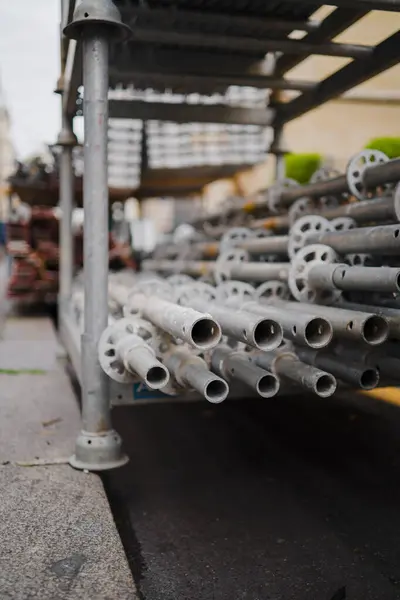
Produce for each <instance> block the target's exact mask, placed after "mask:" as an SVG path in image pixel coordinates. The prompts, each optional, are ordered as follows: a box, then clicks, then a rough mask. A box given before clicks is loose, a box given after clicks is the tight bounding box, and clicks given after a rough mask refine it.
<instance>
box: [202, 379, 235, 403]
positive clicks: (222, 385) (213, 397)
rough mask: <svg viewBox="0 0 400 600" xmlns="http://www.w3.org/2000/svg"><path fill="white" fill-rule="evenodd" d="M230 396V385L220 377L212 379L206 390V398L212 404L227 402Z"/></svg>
mask: <svg viewBox="0 0 400 600" xmlns="http://www.w3.org/2000/svg"><path fill="white" fill-rule="evenodd" d="M228 394H229V386H228V384H227V383H226V381H224V380H223V379H221V378H219V377H216V378H215V379H211V380H210V381H209V383H208V384H207V385H206V387H205V389H204V398H205V399H206V400H207V401H208V402H211V404H220V403H221V402H223V401H224V400H226V398H227V396H228Z"/></svg>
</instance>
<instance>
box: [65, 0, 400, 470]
mask: <svg viewBox="0 0 400 600" xmlns="http://www.w3.org/2000/svg"><path fill="white" fill-rule="evenodd" d="M139 4H140V3H139V2H136V1H135V0H115V2H112V1H111V0H82V1H81V2H80V3H79V4H77V6H75V0H61V5H62V12H61V15H62V17H61V40H60V46H61V76H60V78H59V81H58V84H57V91H58V92H60V93H61V108H62V129H61V132H60V136H59V140H58V142H59V144H60V145H61V146H62V159H61V179H60V203H61V207H62V213H63V214H62V224H61V248H60V252H61V260H60V269H61V273H60V280H61V285H60V296H59V309H60V311H59V313H60V330H61V336H62V340H63V342H64V344H65V346H66V349H67V351H68V354H69V356H70V358H71V360H72V363H73V366H74V369H75V371H76V373H77V375H78V378H79V379H80V382H81V387H82V421H83V425H82V431H81V433H80V434H79V436H78V439H77V443H76V451H75V455H74V456H73V457H72V458H71V464H72V465H73V466H74V467H76V468H81V469H89V470H105V469H110V468H114V467H118V466H121V465H123V464H125V462H126V461H127V458H126V457H125V456H124V454H123V452H122V446H121V439H120V437H119V435H118V434H117V433H116V432H115V431H114V430H113V429H112V423H111V415H110V406H111V402H110V397H112V398H113V401H114V403H118V402H132V403H134V402H135V401H136V400H137V401H138V402H139V401H144V402H149V401H160V400H161V401H162V398H161V397H157V396H155V395H154V393H152V394H150V395H149V396H148V397H146V398H144V397H142V398H141V397H140V393H138V390H137V389H135V390H134V391H132V389H131V388H127V387H126V386H118V385H117V386H113V387H112V389H111V392H110V388H109V382H108V380H107V377H106V375H105V374H104V372H103V371H102V369H101V368H100V365H99V362H98V358H97V344H98V341H99V338H100V335H101V333H102V331H103V330H104V329H105V327H106V326H107V317H108V305H107V276H108V213H107V209H108V181H107V125H108V118H109V117H119V118H136V119H161V120H163V119H164V120H165V119H169V120H172V121H178V122H184V121H188V120H192V121H199V122H213V123H235V124H249V123H250V124H257V125H261V126H271V127H272V128H273V129H274V143H273V145H272V148H271V152H272V153H274V154H275V155H276V156H277V158H278V161H277V163H278V164H277V168H278V171H279V170H280V171H281V170H282V169H281V167H282V161H281V160H279V157H281V156H282V154H283V152H284V149H283V148H282V142H281V140H282V131H283V128H284V125H285V123H287V122H288V121H290V120H292V119H295V118H297V117H298V116H300V115H302V114H304V113H305V112H307V111H309V110H311V109H313V108H315V107H316V106H319V105H321V104H323V103H324V102H327V101H328V100H330V99H332V98H334V97H337V96H338V95H340V94H342V93H343V92H345V91H347V90H349V89H350V88H352V87H354V86H355V85H358V84H360V83H362V82H363V81H365V80H367V79H369V78H371V77H373V76H375V75H377V74H378V73H380V72H382V71H384V70H386V69H388V68H390V67H391V66H393V65H395V64H396V63H398V62H399V59H400V32H397V33H395V34H393V35H391V36H390V37H389V38H388V39H386V40H384V41H383V42H381V43H380V44H378V45H377V46H376V47H369V46H362V45H354V44H340V43H336V42H333V41H332V39H333V38H334V37H336V36H337V35H338V34H339V33H341V32H343V31H345V30H346V29H347V28H348V27H350V26H351V25H353V24H354V23H355V22H357V21H358V20H359V19H361V18H362V17H363V16H365V15H366V14H367V13H368V12H369V11H371V10H389V11H400V0H384V1H383V0H382V1H378V0H352V1H351V2H349V1H348V0H346V1H339V0H336V1H334V2H332V3H331V4H333V5H334V6H335V7H336V8H335V10H334V11H333V12H332V13H331V14H330V15H329V16H328V17H326V18H325V19H324V20H323V21H321V22H316V21H313V20H312V19H310V17H311V15H312V14H313V13H314V12H315V10H316V9H317V8H319V7H320V6H322V3H318V2H313V3H302V2H301V3H300V2H296V1H294V0H291V1H290V0H287V1H285V2H281V3H276V2H261V3H260V2H258V0H248V7H247V9H246V16H244V15H243V12H241V11H243V9H242V8H239V7H238V5H237V4H236V2H235V1H234V0H232V3H231V11H230V13H229V14H227V13H224V12H223V7H224V6H225V7H226V2H225V3H224V2H219V1H218V0H216V1H215V2H208V0H204V2H203V7H202V9H201V10H199V9H197V10H196V11H192V10H186V6H187V5H189V3H187V4H186V3H185V1H184V0H177V1H176V2H175V6H174V8H173V9H165V8H163V7H162V6H163V3H162V2H161V1H160V2H159V1H157V0H154V1H152V2H150V3H149V4H150V6H151V8H143V7H140V6H139ZM240 5H241V6H242V5H243V3H242V2H241V3H240ZM118 9H119V10H118ZM121 16H122V18H121ZM131 29H132V30H133V32H131ZM294 30H301V31H303V32H305V35H304V37H303V38H302V39H300V40H298V39H293V38H290V37H288V35H289V34H290V33H291V32H293V31H294ZM127 34H131V37H130V39H129V40H128V41H127ZM124 38H125V41H124ZM111 42H113V45H112V46H111ZM267 52H273V53H274V56H275V58H276V60H275V61H274V65H275V66H274V69H273V72H271V71H270V70H268V68H267V65H266V61H265V60H264V59H265V54H266V53H267ZM276 53H280V54H276ZM312 54H320V55H328V56H343V57H348V58H351V59H352V62H350V63H349V64H348V65H346V66H345V67H343V68H341V69H339V70H338V71H337V72H336V73H334V74H333V75H331V76H329V77H327V78H326V79H325V80H323V81H321V82H296V81H293V80H290V79H286V78H285V77H284V75H285V73H286V72H288V71H289V70H290V69H291V68H293V67H294V66H295V65H297V64H298V63H299V62H301V61H302V60H304V59H305V58H307V57H309V56H310V55H312ZM210 59H211V60H210ZM109 75H110V78H109ZM132 82H138V83H139V84H140V85H141V86H143V85H151V86H155V87H156V88H157V87H158V89H162V90H164V89H165V88H166V87H168V88H169V87H173V88H175V87H177V88H179V89H180V90H181V91H182V92H183V93H192V92H193V91H198V92H203V91H207V92H208V93H213V91H215V90H220V89H226V87H228V86H229V85H232V84H234V85H238V86H254V87H257V88H261V89H263V88H269V89H272V90H274V91H273V94H272V96H271V100H272V101H271V103H270V106H265V109H260V108H248V107H245V106H233V107H232V106H229V105H225V104H221V105H209V106H207V105H204V104H196V105H193V104H189V103H183V104H180V105H174V104H165V103H161V102H154V103H151V102H146V101H142V100H134V101H129V100H112V101H110V102H108V92H109V86H110V84H111V89H113V88H115V87H116V86H117V85H120V84H121V83H122V84H127V83H132ZM82 84H83V86H84V90H85V94H84V98H83V114H84V122H85V143H84V209H85V225H84V262H85V278H84V287H85V319H84V322H85V324H84V328H85V329H84V333H83V335H82V338H81V340H80V332H79V331H78V330H77V327H76V325H75V323H74V321H73V319H72V315H71V313H70V310H71V308H70V300H71V290H72V265H73V260H72V227H71V212H72V207H73V189H74V186H73V170H72V147H73V146H74V144H75V143H76V140H75V137H74V135H73V131H72V120H73V117H74V116H75V115H76V114H77V111H78V110H79V107H78V105H77V95H78V88H79V86H80V85H82ZM284 89H290V90H297V91H298V92H299V95H298V96H297V97H296V98H295V99H293V100H291V101H290V102H287V103H284V102H283V101H281V100H280V96H279V90H284ZM81 347H82V352H81ZM135 399H136V400H135Z"/></svg>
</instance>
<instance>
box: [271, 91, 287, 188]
mask: <svg viewBox="0 0 400 600" xmlns="http://www.w3.org/2000/svg"><path fill="white" fill-rule="evenodd" d="M282 94H283V92H281V91H274V92H273V93H272V94H271V99H270V106H271V107H275V108H276V106H278V105H279V103H280V101H281V99H282ZM273 131H274V139H273V141H272V144H271V147H270V149H269V151H270V153H271V154H274V156H275V177H274V179H275V181H276V182H280V181H283V180H284V179H285V175H286V167H285V154H286V152H287V151H286V150H285V148H284V142H283V125H282V124H277V125H275V126H274V128H273Z"/></svg>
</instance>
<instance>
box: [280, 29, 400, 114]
mask: <svg viewBox="0 0 400 600" xmlns="http://www.w3.org/2000/svg"><path fill="white" fill-rule="evenodd" d="M399 61H400V31H397V32H396V33H394V34H393V35H391V36H390V37H389V38H387V39H386V40H384V41H383V42H381V43H380V44H378V46H376V47H375V48H374V49H373V54H372V56H371V58H369V59H367V60H356V61H354V62H352V63H350V64H348V65H346V66H345V67H343V69H340V70H339V71H337V72H336V73H334V74H333V75H331V76H330V77H328V78H327V79H325V80H324V81H322V82H321V83H320V84H319V85H318V86H317V88H316V90H315V91H314V92H305V93H304V94H302V95H301V96H299V97H298V98H296V99H295V100H292V101H291V102H288V103H287V104H285V105H282V107H281V108H280V110H279V111H278V112H277V116H276V121H277V122H279V123H282V122H287V121H291V120H292V119H296V118H297V117H299V116H301V115H303V114H304V113H306V112H308V111H310V110H312V109H313V108H316V107H317V106H320V105H321V104H323V103H324V102H327V101H328V100H331V99H332V98H336V97H337V96H340V95H341V94H343V93H344V92H347V90H349V89H350V88H353V87H355V86H356V85H360V84H361V83H363V82H364V81H366V80H368V79H371V78H372V77H375V75H378V74H379V73H381V72H382V71H385V70H386V69H389V68H390V67H393V66H394V65H396V64H397V63H398V62H399Z"/></svg>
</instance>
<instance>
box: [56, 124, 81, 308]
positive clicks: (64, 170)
mask: <svg viewBox="0 0 400 600" xmlns="http://www.w3.org/2000/svg"><path fill="white" fill-rule="evenodd" d="M76 143H77V142H76V137H75V135H74V133H73V131H72V123H71V120H70V119H69V118H68V117H67V116H66V115H63V127H62V130H61V132H60V135H59V137H58V144H59V145H60V146H61V148H62V150H61V157H60V208H61V222H60V291H59V305H60V309H61V314H62V311H63V310H64V309H65V307H66V306H67V304H68V302H69V300H70V298H71V292H72V280H73V268H74V255H73V248H74V246H73V234H72V211H73V207H74V188H75V186H74V171H73V165H72V150H73V147H74V146H75V145H76Z"/></svg>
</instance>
